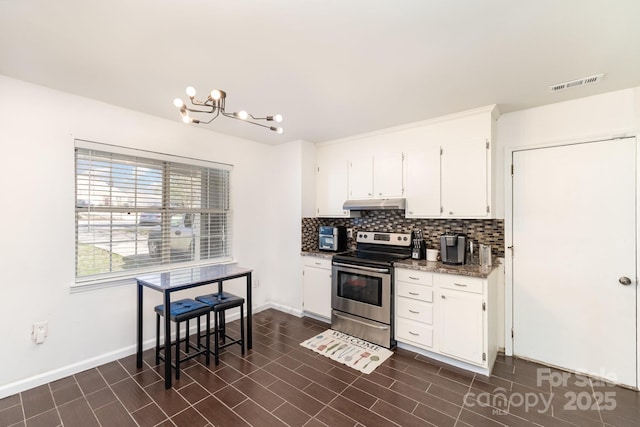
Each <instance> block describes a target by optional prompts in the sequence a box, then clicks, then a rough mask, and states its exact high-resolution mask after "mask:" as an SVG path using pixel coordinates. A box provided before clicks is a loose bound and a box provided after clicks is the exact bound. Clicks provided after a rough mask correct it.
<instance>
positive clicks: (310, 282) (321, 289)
mask: <svg viewBox="0 0 640 427" xmlns="http://www.w3.org/2000/svg"><path fill="white" fill-rule="evenodd" d="M302 305H303V310H304V311H306V312H309V313H313V314H317V315H318V316H322V317H326V318H327V319H330V318H331V259H325V258H320V257H313V256H304V257H303V268H302Z"/></svg>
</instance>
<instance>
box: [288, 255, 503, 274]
mask: <svg viewBox="0 0 640 427" xmlns="http://www.w3.org/2000/svg"><path fill="white" fill-rule="evenodd" d="M334 254H335V253H334V252H324V251H301V252H300V255H302V256H313V257H318V258H324V259H331V257H333V255H334ZM499 265H500V264H499V261H498V260H497V259H496V258H494V260H493V265H492V266H491V267H489V268H486V269H483V268H482V267H480V266H479V265H446V264H443V263H442V262H440V261H425V260H420V261H416V260H412V259H406V260H403V261H397V262H395V263H394V266H396V267H398V268H406V269H409V270H420V271H429V272H431V273H442V274H456V275H458V276H468V277H480V278H483V279H486V278H487V277H489V274H491V272H492V271H493V270H495V269H496V268H498V266H499Z"/></svg>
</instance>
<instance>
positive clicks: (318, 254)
mask: <svg viewBox="0 0 640 427" xmlns="http://www.w3.org/2000/svg"><path fill="white" fill-rule="evenodd" d="M300 255H302V256H314V257H318V258H325V259H331V257H333V255H335V252H324V251H300Z"/></svg>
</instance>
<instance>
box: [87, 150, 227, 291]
mask: <svg viewBox="0 0 640 427" xmlns="http://www.w3.org/2000/svg"><path fill="white" fill-rule="evenodd" d="M192 162H193V164H192ZM230 172H231V167H230V166H229V165H223V164H216V163H209V162H202V161H197V160H191V159H184V158H179V157H173V156H168V155H162V154H158V153H150V152H142V151H140V152H138V151H137V150H131V149H126V148H122V147H115V146H108V145H105V146H103V145H102V144H97V143H88V142H83V141H76V148H75V176H76V280H77V281H78V282H82V281H83V280H87V281H89V280H93V279H99V278H102V277H104V278H109V277H119V276H130V275H135V274H138V273H140V272H147V271H155V270H160V269H163V268H166V267H167V266H172V267H173V266H176V267H177V266H182V265H184V266H188V265H191V264H193V265H195V264H199V263H204V262H206V263H212V262H222V261H226V260H230V259H231V238H230V228H231V227H230V225H231V224H230V223H231V221H230V207H229V198H230V194H229V193H230V191H229V178H230Z"/></svg>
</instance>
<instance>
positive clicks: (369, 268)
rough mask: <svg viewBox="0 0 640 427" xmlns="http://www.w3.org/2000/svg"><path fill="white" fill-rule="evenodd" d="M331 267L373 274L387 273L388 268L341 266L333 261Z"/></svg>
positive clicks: (341, 264)
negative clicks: (371, 272)
mask: <svg viewBox="0 0 640 427" xmlns="http://www.w3.org/2000/svg"><path fill="white" fill-rule="evenodd" d="M333 265H336V266H338V267H348V268H353V269H355V270H364V271H373V272H375V273H389V269H388V268H375V267H365V266H363V265H352V264H343V263H341V262H335V261H334V263H333Z"/></svg>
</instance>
